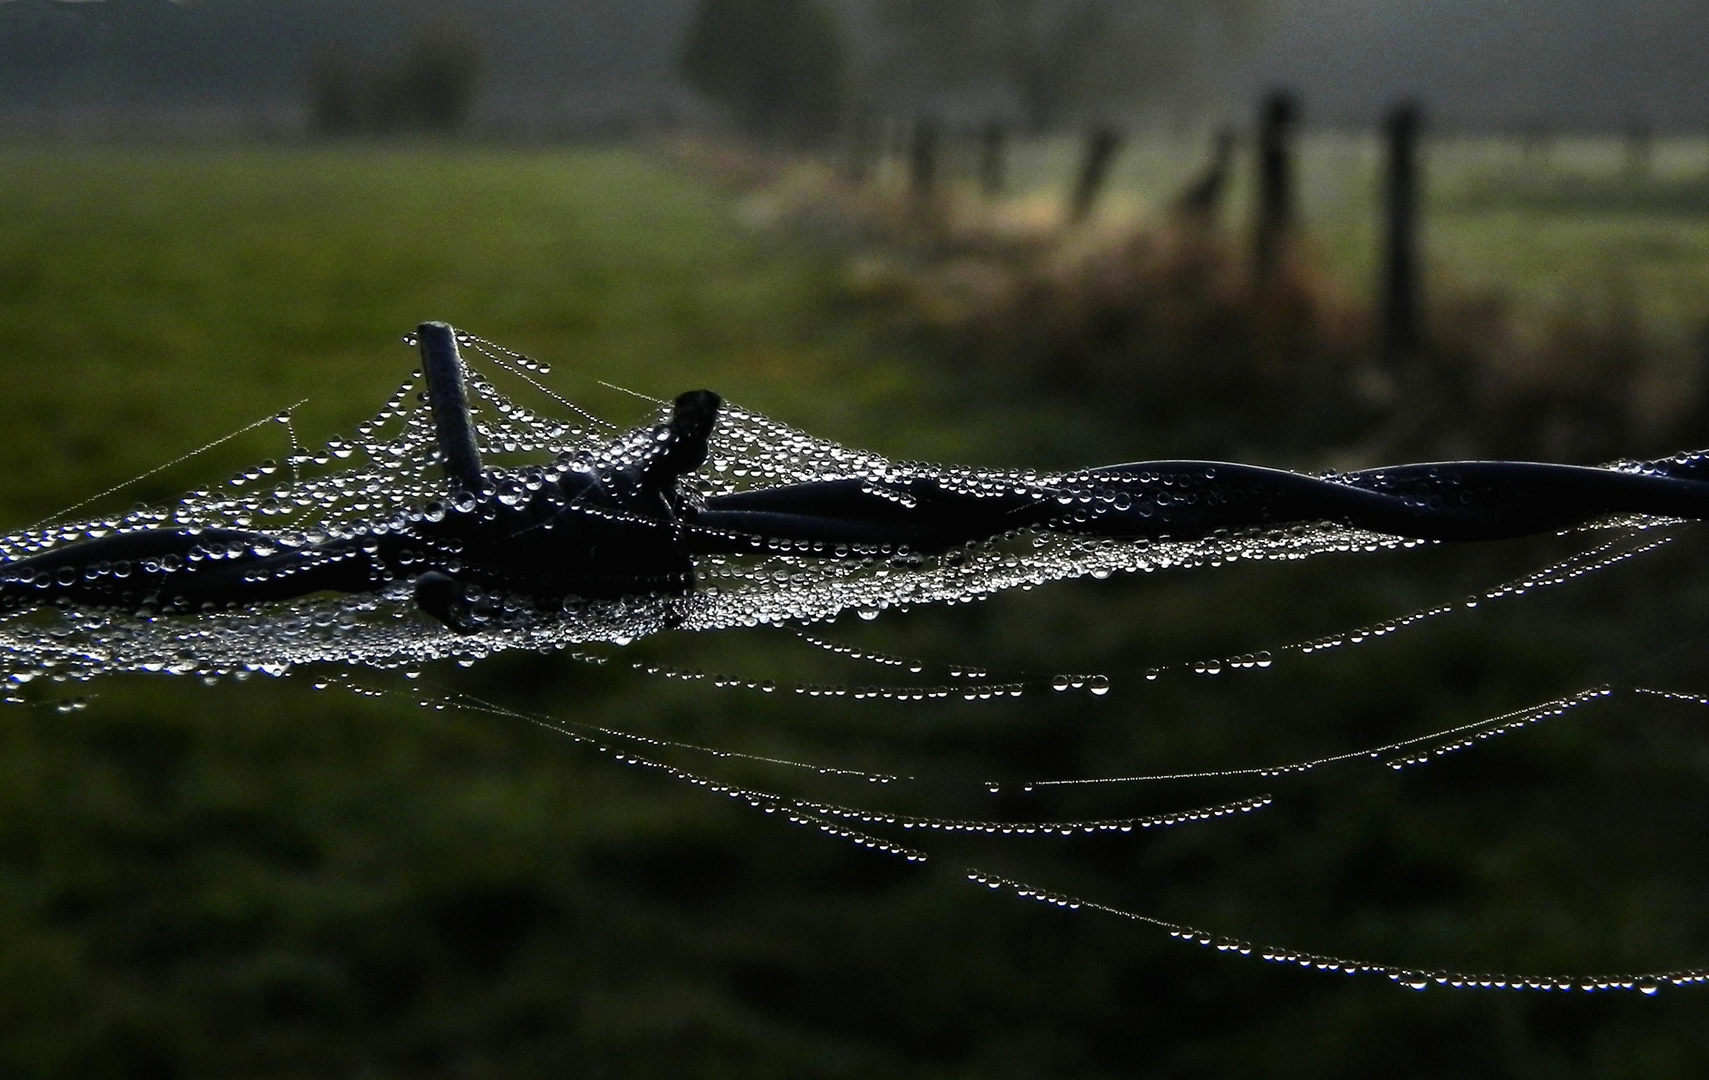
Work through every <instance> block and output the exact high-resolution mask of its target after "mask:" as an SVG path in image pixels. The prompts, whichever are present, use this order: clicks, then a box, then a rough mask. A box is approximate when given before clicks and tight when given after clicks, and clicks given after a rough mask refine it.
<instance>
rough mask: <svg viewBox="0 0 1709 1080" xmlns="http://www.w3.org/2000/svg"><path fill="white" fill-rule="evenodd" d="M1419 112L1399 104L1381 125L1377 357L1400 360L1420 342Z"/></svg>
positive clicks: (1416, 106)
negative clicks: (1383, 167) (1384, 161)
mask: <svg viewBox="0 0 1709 1080" xmlns="http://www.w3.org/2000/svg"><path fill="white" fill-rule="evenodd" d="M1422 123H1423V116H1422V113H1421V111H1420V109H1419V107H1418V105H1417V104H1416V103H1414V102H1410V101H1408V102H1402V103H1401V104H1399V105H1396V106H1395V107H1394V109H1393V111H1391V112H1390V113H1389V116H1388V121H1387V123H1386V124H1385V125H1384V134H1385V136H1386V143H1387V152H1388V171H1387V184H1386V189H1385V196H1386V197H1385V202H1384V211H1385V219H1384V226H1385V228H1384V249H1383V262H1382V275H1383V277H1382V282H1381V292H1380V295H1381V297H1382V341H1381V347H1382V355H1383V359H1385V360H1387V361H1390V362H1391V363H1392V362H1396V361H1399V360H1404V359H1405V358H1407V357H1408V356H1410V355H1412V354H1413V353H1415V352H1417V351H1418V348H1419V346H1420V345H1421V344H1422V343H1423V336H1424V335H1423V330H1422V327H1421V325H1420V323H1421V318H1420V316H1421V309H1422V304H1421V300H1420V295H1419V294H1420V291H1421V285H1420V281H1419V272H1418V263H1419V256H1418V203H1419V177H1418V133H1419V128H1420V126H1421V125H1422Z"/></svg>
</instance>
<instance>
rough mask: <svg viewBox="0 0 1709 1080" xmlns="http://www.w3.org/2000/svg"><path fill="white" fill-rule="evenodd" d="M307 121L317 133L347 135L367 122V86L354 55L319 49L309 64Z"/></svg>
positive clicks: (366, 80) (368, 91) (365, 78)
mask: <svg viewBox="0 0 1709 1080" xmlns="http://www.w3.org/2000/svg"><path fill="white" fill-rule="evenodd" d="M308 92H309V124H310V126H311V127H312V129H313V130H314V131H315V132H317V133H319V134H321V135H348V134H351V133H353V132H356V131H359V130H360V129H361V128H362V126H363V125H364V124H365V123H366V122H367V119H368V117H367V112H368V107H369V100H368V99H369V97H370V96H371V95H370V87H369V85H368V77H367V73H366V72H364V71H363V70H362V68H361V66H360V65H359V64H358V63H357V61H356V58H355V57H353V56H352V55H350V53H348V52H345V51H344V50H341V49H330V48H329V49H322V50H320V51H318V52H316V53H315V56H314V59H313V60H312V61H311V62H310V64H309V75H308Z"/></svg>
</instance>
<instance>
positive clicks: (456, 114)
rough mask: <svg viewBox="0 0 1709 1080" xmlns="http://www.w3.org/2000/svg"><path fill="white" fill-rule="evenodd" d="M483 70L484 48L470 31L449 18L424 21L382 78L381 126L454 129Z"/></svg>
mask: <svg viewBox="0 0 1709 1080" xmlns="http://www.w3.org/2000/svg"><path fill="white" fill-rule="evenodd" d="M485 73H486V56H485V50H484V49H483V48H482V46H481V41H480V37H479V36H478V35H477V34H476V33H475V31H474V30H472V29H471V28H469V27H468V26H466V25H464V24H463V23H461V22H459V21H457V20H455V19H452V18H444V19H436V20H434V21H432V22H429V23H426V24H424V25H423V26H421V27H420V28H418V29H417V30H416V32H415V33H414V34H413V35H411V37H410V39H409V42H408V43H407V44H406V45H405V46H404V51H403V55H402V56H401V57H399V59H398V62H397V65H396V66H395V67H394V68H393V69H392V70H391V71H390V72H388V73H386V74H385V75H383V76H382V77H381V80H380V85H379V87H378V95H379V110H378V112H379V117H380V123H381V126H382V127H383V128H392V129H395V128H408V129H425V130H428V131H454V130H456V129H457V128H459V127H461V126H462V125H463V122H464V121H465V120H466V119H468V115H469V110H470V109H471V108H472V107H473V106H474V103H475V97H476V95H477V94H478V93H479V91H480V83H481V78H482V76H483V75H484V74H485Z"/></svg>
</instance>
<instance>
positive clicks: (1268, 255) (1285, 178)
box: [1253, 90, 1299, 284]
mask: <svg viewBox="0 0 1709 1080" xmlns="http://www.w3.org/2000/svg"><path fill="white" fill-rule="evenodd" d="M1298 114H1299V105H1298V103H1297V102H1296V101H1295V100H1294V96H1293V94H1291V93H1289V92H1288V91H1286V90H1275V91H1272V92H1271V93H1270V94H1269V95H1267V96H1266V97H1265V98H1264V104H1263V106H1262V107H1261V108H1260V110H1259V115H1258V220H1257V223H1256V226H1255V230H1254V237H1253V239H1254V250H1253V272H1254V276H1255V277H1256V278H1257V280H1258V282H1259V283H1260V284H1264V283H1267V282H1269V281H1270V280H1271V279H1272V278H1273V277H1274V276H1275V274H1276V269H1277V267H1278V265H1279V264H1280V262H1281V249H1282V245H1283V242H1284V241H1285V239H1286V237H1287V234H1288V232H1289V231H1290V230H1291V229H1292V228H1293V224H1294V217H1295V211H1294V161H1293V146H1292V140H1293V127H1294V122H1295V120H1296V119H1298Z"/></svg>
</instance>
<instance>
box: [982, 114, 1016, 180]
mask: <svg viewBox="0 0 1709 1080" xmlns="http://www.w3.org/2000/svg"><path fill="white" fill-rule="evenodd" d="M1008 142H1009V130H1008V128H1007V127H1006V126H1005V125H1004V123H1003V122H1002V121H1001V120H993V121H991V122H990V123H988V124H986V125H985V128H984V130H983V131H981V132H980V133H979V190H980V191H981V192H982V193H983V194H984V196H985V197H986V198H987V199H995V198H996V197H997V196H999V195H1001V194H1003V181H1004V179H1005V175H1006V172H1007V170H1006V169H1005V166H1006V165H1007V162H1006V161H1005V160H1004V158H1005V151H1006V150H1007V149H1008Z"/></svg>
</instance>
